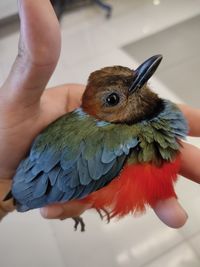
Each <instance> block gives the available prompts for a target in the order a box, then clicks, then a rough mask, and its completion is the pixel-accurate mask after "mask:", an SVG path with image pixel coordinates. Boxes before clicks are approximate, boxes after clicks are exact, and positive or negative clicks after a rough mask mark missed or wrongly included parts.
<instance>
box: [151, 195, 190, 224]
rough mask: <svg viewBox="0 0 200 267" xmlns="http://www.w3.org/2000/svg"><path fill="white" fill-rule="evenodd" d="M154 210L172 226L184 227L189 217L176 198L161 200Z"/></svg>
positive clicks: (162, 219) (164, 221) (163, 220)
mask: <svg viewBox="0 0 200 267" xmlns="http://www.w3.org/2000/svg"><path fill="white" fill-rule="evenodd" d="M154 212H155V214H156V215H157V216H158V218H159V219H160V220H161V221H162V222H163V223H165V224H166V225H168V226H169V227H172V228H180V227H182V226H183V225H184V224H185V223H186V221H187V218H188V215H187V213H186V212H185V210H184V209H183V208H182V207H181V205H180V204H179V203H178V201H177V199H176V198H169V199H166V200H162V201H159V202H158V203H157V204H156V205H155V207H154Z"/></svg>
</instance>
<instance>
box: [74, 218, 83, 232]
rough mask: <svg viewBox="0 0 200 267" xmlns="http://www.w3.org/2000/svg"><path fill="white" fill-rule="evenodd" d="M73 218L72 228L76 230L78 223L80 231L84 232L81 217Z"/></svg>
mask: <svg viewBox="0 0 200 267" xmlns="http://www.w3.org/2000/svg"><path fill="white" fill-rule="evenodd" d="M72 219H73V220H74V230H75V231H77V228H78V225H79V224H80V227H81V232H85V223H84V221H83V219H82V218H81V217H73V218H72Z"/></svg>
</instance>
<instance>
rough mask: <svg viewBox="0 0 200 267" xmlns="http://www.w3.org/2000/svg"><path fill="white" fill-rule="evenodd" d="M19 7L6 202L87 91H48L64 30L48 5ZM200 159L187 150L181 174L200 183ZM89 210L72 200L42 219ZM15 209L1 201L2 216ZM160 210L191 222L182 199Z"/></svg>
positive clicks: (4, 96)
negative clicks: (21, 171)
mask: <svg viewBox="0 0 200 267" xmlns="http://www.w3.org/2000/svg"><path fill="white" fill-rule="evenodd" d="M19 5H20V17H21V37H20V44H19V54H18V56H17V59H16V61H15V63H14V66H13V68H12V70H11V73H10V74H9V77H8V79H7V80H6V82H5V83H4V85H3V86H2V88H1V89H0V125H1V126H0V144H1V146H0V197H1V198H3V197H4V196H5V195H6V193H7V192H8V191H9V190H8V188H9V187H10V179H11V178H12V176H13V174H14V172H15V170H16V167H17V165H18V164H19V162H20V160H21V159H22V158H23V157H24V155H25V154H26V152H27V151H28V149H29V147H30V145H31V143H32V141H33V139H34V138H35V136H36V135H37V134H38V133H39V132H40V131H41V130H42V129H43V128H45V127H46V126H47V125H48V124H49V123H50V122H52V121H54V120H55V119H56V118H57V117H59V116H61V115H62V114H64V113H66V112H68V111H70V110H72V109H74V108H75V107H77V106H79V105H80V99H81V95H82V93H83V91H84V86H79V85H66V86H60V87H56V88H53V89H51V90H47V91H45V92H43V90H44V88H45V86H46V84H47V82H48V80H49V78H50V77H51V74H52V73H53V71H54V68H55V66H56V64H57V61H58V57H59V54H60V31H59V25H58V22H57V19H56V17H55V14H54V12H53V10H52V7H51V5H50V3H49V1H48V0H43V1H42V2H41V1H39V0H34V1H33V0H19ZM35 22H37V23H35ZM47 29H51V31H47ZM44 33H45V34H44ZM180 107H181V109H182V111H183V112H184V113H185V115H186V117H187V118H188V121H189V125H190V129H191V135H195V136H200V127H198V125H197V123H196V121H199V119H200V111H198V110H195V109H191V108H189V107H186V106H180ZM188 155H189V156H188ZM192 158H194V160H193V161H192V160H191V159H192ZM199 158H200V150H199V149H197V148H195V147H193V146H191V145H189V144H184V145H183V149H182V168H181V174H182V175H184V176H186V177H187V178H189V179H191V180H193V181H196V182H199V181H200V174H199V173H200V170H198V168H199V166H198V164H197V160H198V159H199ZM194 166H195V168H194ZM87 208H89V207H88V206H87V205H83V204H80V203H79V202H78V201H71V202H68V203H64V204H56V205H51V206H48V207H45V208H42V209H41V214H42V215H43V217H45V218H49V219H51V218H59V219H65V218H69V217H75V216H78V215H80V214H81V213H82V212H84V211H85V210H86V209H87ZM12 209H13V206H12V205H11V204H10V203H7V202H6V203H3V202H0V210H2V215H1V214H0V216H3V215H5V214H6V213H7V211H10V210H12ZM154 210H155V213H156V214H157V215H158V217H159V218H160V219H161V220H162V221H163V222H164V223H166V224H167V225H169V226H171V227H180V226H182V225H183V224H184V223H185V221H186V219H187V215H186V213H185V212H184V210H183V208H182V207H181V206H180V205H179V203H178V201H177V200H176V199H168V200H166V201H161V202H159V203H157V205H156V206H155V207H154Z"/></svg>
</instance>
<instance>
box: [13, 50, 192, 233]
mask: <svg viewBox="0 0 200 267" xmlns="http://www.w3.org/2000/svg"><path fill="white" fill-rule="evenodd" d="M161 60H162V56H161V55H155V56H153V57H151V58H149V59H147V60H146V61H145V62H144V63H142V64H141V65H140V66H139V67H138V68H137V69H136V70H131V69H129V68H127V67H122V66H112V67H105V68H102V69H100V70H97V71H95V72H93V73H91V74H90V76H89V79H88V83H87V86H86V90H85V92H84V94H83V97H82V105H81V107H80V108H77V109H75V110H74V111H72V112H70V113H67V114H65V115H64V116H62V117H60V118H59V119H57V120H56V121H54V122H53V123H51V124H50V125H49V126H48V127H47V128H46V129H44V130H43V131H42V132H41V133H40V134H39V135H38V136H37V137H36V139H35V140H34V142H33V144H32V147H31V148H30V151H29V153H28V154H27V156H26V158H24V159H23V160H22V161H21V163H20V164H19V167H18V169H17V171H16V174H15V176H14V178H13V184H12V191H11V194H10V196H11V195H12V197H13V199H14V202H15V203H16V208H17V210H18V211H19V212H25V211H28V210H30V209H35V208H40V207H43V206H46V205H48V204H51V203H57V202H66V201H70V200H73V199H77V200H79V201H80V202H83V203H88V204H91V207H92V208H95V209H96V210H97V211H98V212H99V214H100V216H101V217H103V211H104V212H105V213H106V216H107V218H108V220H110V218H113V217H117V218H121V217H123V216H125V215H126V214H128V213H133V214H134V213H141V212H143V211H145V208H146V207H147V206H151V207H153V206H154V205H155V203H156V202H157V201H159V200H164V199H167V198H170V197H176V193H175V191H174V182H175V181H176V179H177V174H178V172H179V169H180V147H181V142H180V140H181V139H182V138H185V136H186V135H187V133H188V126H187V123H186V120H185V118H184V116H183V114H182V112H181V111H180V110H179V109H178V107H177V106H176V105H175V104H173V103H172V102H170V101H169V100H165V99H161V98H160V97H159V96H158V95H157V94H156V93H154V92H153V91H151V90H150V88H149V87H148V85H147V81H148V80H149V79H150V77H151V76H152V75H153V73H154V72H155V71H156V69H157V67H158V65H159V64H160V62H161ZM74 220H75V228H77V226H78V224H80V225H81V231H84V229H85V225H84V222H83V221H82V219H81V218H80V217H78V218H74Z"/></svg>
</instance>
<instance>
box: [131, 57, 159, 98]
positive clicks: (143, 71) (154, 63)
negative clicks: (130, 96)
mask: <svg viewBox="0 0 200 267" xmlns="http://www.w3.org/2000/svg"><path fill="white" fill-rule="evenodd" d="M161 60H162V55H155V56H153V57H150V58H149V59H147V60H146V61H145V62H143V63H142V64H141V65H140V66H139V67H138V68H137V69H136V70H135V71H134V76H135V79H134V81H133V83H132V85H131V87H130V88H129V92H130V93H132V92H134V91H136V90H137V89H140V88H142V86H143V85H144V84H145V83H146V82H147V81H148V80H149V79H150V78H151V76H152V75H153V74H154V72H155V71H156V69H157V68H158V66H159V64H160V62H161Z"/></svg>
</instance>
